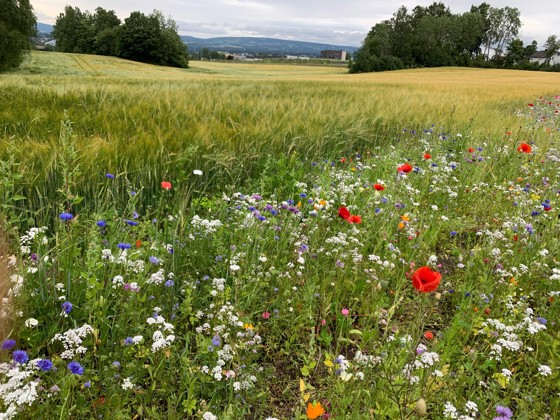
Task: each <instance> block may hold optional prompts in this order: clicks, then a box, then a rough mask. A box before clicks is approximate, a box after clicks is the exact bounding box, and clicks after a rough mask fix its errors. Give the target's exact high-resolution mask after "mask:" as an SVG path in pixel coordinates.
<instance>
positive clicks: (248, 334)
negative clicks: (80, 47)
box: [0, 95, 560, 420]
mask: <svg viewBox="0 0 560 420" xmlns="http://www.w3.org/2000/svg"><path fill="white" fill-rule="evenodd" d="M509 109H510V110H511V113H512V114H513V115H514V118H515V120H516V121H517V126H516V128H515V129H510V130H507V131H504V132H502V133H500V134H498V135H494V134H493V135H488V136H483V135H479V134H478V133H477V134H476V135H474V134H472V133H471V132H469V131H468V130H467V129H465V131H458V130H450V129H449V127H444V126H442V125H439V124H435V123H428V124H425V125H423V126H414V127H413V126H401V127H399V128H398V130H397V131H396V132H395V133H394V134H393V135H391V137H388V138H387V139H386V141H383V142H375V143H372V144H370V145H367V144H364V145H363V146H362V147H359V148H356V150H354V151H353V152H351V153H347V154H344V155H337V156H321V157H320V156H315V157H312V156H302V155H301V154H298V153H295V152H294V153H289V154H284V155H276V156H273V155H270V156H268V157H267V158H266V161H265V163H264V164H263V166H262V168H261V169H260V170H259V173H258V176H255V177H253V178H250V179H246V180H244V182H238V183H237V184H232V183H223V184H220V185H215V184H214V185H212V183H213V178H212V177H209V176H208V173H207V170H206V167H205V165H204V164H203V162H202V161H198V162H190V163H189V171H188V172H186V171H184V170H182V171H181V170H180V169H179V168H177V170H176V171H175V168H174V167H172V166H171V167H169V168H167V172H166V175H165V176H162V177H161V178H159V179H158V180H157V183H156V186H155V188H151V187H149V186H147V185H144V184H143V183H142V182H141V181H138V179H142V177H141V176H140V175H139V176H138V179H137V177H136V176H135V173H129V172H127V171H120V170H119V168H118V167H114V166H112V167H108V166H107V167H104V166H103V161H100V162H99V169H98V170H97V171H94V172H91V173H89V175H88V177H89V182H90V183H91V184H92V185H94V186H95V188H93V187H91V186H90V187H88V190H87V191H88V194H84V192H83V191H82V190H81V187H80V185H81V184H79V183H78V182H77V181H76V180H77V179H78V178H79V177H80V176H83V175H82V174H81V169H80V167H79V165H77V164H76V161H77V156H78V155H79V154H80V153H81V152H80V146H79V144H77V142H76V135H77V132H78V129H77V128H76V123H75V122H73V121H72V117H71V115H67V116H64V117H63V118H62V122H61V124H60V127H59V141H60V142H61V144H63V145H64V147H62V148H61V150H62V152H61V153H60V154H59V155H58V156H57V160H56V165H55V166H56V168H55V169H56V171H57V174H58V175H57V177H58V178H56V179H58V180H60V182H59V185H58V188H57V191H56V194H55V195H53V196H49V200H50V201H51V204H50V206H49V209H48V211H46V210H44V211H43V210H42V211H39V210H40V209H34V210H33V212H29V211H27V210H26V208H25V205H26V199H25V196H23V195H22V194H21V188H20V187H19V185H20V183H21V182H24V180H22V177H24V175H22V174H20V173H19V172H18V171H17V170H16V169H17V168H18V167H19V166H18V165H19V163H18V161H17V160H16V159H15V156H16V155H15V154H10V153H8V154H5V155H3V156H4V157H3V158H2V161H1V162H0V177H2V184H1V186H0V192H1V193H2V196H3V204H2V207H0V209H1V211H2V217H3V219H2V223H3V240H2V249H1V254H2V258H1V260H0V263H1V265H2V268H1V271H0V275H1V276H2V282H3V283H2V292H3V297H2V307H1V310H0V316H1V317H2V320H3V323H2V329H1V330H0V331H1V332H2V334H3V336H2V337H1V338H2V343H1V349H0V419H12V418H14V419H19V418H21V419H24V418H45V419H47V418H48V419H51V418H61V419H66V418H75V419H83V418H96V419H101V418H113V419H131V418H133V419H140V418H146V419H159V418H166V419H167V418H169V419H204V420H213V419H268V420H273V419H339V418H340V419H378V418H380V419H409V418H420V417H424V418H429V419H446V418H450V419H464V420H466V419H479V418H480V419H494V420H504V419H554V418H557V416H558V413H560V404H559V402H558V401H559V396H560V382H559V368H560V358H559V351H560V335H559V330H558V322H560V318H559V315H560V306H559V305H560V303H559V300H560V283H559V281H560V261H559V255H560V247H559V245H558V241H557V238H558V237H559V235H560V220H559V214H560V213H559V212H558V208H559V207H560V202H559V198H560V170H559V168H560V166H559V162H560V115H559V113H560V96H554V95H553V96H550V97H549V96H544V97H540V98H532V97H529V98H527V101H525V103H523V104H519V103H518V104H513V103H512V104H510V108H509ZM8 147H13V148H17V147H18V145H17V144H16V142H15V141H12V142H11V143H10V145H9V146H8ZM113 163H114V162H113ZM214 181H215V180H214ZM186 191H187V192H188V195H186ZM34 214H35V215H39V214H40V215H41V216H42V217H37V216H35V217H34V216H33V215H34ZM45 215H48V217H46V216H45Z"/></svg>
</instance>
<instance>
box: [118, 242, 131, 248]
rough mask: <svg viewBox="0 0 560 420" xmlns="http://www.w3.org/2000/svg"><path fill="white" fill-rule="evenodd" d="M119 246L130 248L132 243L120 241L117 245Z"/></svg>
mask: <svg viewBox="0 0 560 420" xmlns="http://www.w3.org/2000/svg"><path fill="white" fill-rule="evenodd" d="M117 248H119V249H129V248H130V244H127V243H126V242H119V244H118V245H117Z"/></svg>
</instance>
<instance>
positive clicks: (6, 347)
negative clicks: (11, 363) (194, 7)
mask: <svg viewBox="0 0 560 420" xmlns="http://www.w3.org/2000/svg"><path fill="white" fill-rule="evenodd" d="M15 345H16V340H14V339H13V338H8V339H7V340H4V341H3V342H2V350H10V349H11V348H12V347H14V346H15Z"/></svg>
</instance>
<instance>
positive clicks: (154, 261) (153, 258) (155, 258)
mask: <svg viewBox="0 0 560 420" xmlns="http://www.w3.org/2000/svg"><path fill="white" fill-rule="evenodd" d="M149 260H150V262H151V263H152V264H159V258H158V257H154V256H153V255H152V256H151V257H150V258H149Z"/></svg>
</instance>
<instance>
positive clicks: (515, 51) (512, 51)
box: [504, 38, 525, 68]
mask: <svg viewBox="0 0 560 420" xmlns="http://www.w3.org/2000/svg"><path fill="white" fill-rule="evenodd" d="M523 60H525V47H524V46H523V41H522V40H520V39H518V38H515V39H512V40H511V42H510V43H509V45H508V46H507V48H506V55H505V60H504V65H505V67H508V68H512V67H514V66H516V65H518V64H520V63H521V62H522V61H523Z"/></svg>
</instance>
